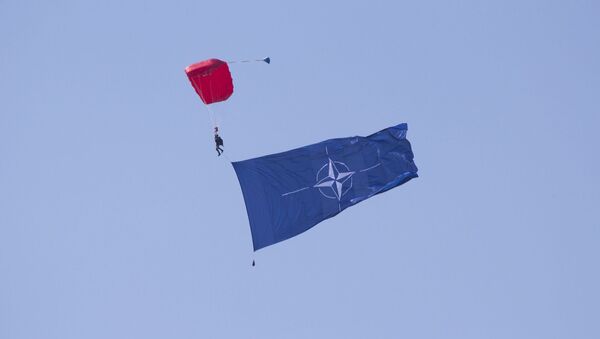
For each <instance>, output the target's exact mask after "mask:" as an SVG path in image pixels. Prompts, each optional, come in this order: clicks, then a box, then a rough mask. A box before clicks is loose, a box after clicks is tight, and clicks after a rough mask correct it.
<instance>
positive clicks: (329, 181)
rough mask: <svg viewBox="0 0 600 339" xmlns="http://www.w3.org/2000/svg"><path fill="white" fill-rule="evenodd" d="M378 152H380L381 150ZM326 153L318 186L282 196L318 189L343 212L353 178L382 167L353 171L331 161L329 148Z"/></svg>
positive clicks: (337, 162)
mask: <svg viewBox="0 0 600 339" xmlns="http://www.w3.org/2000/svg"><path fill="white" fill-rule="evenodd" d="M377 152H379V150H378V151H377ZM325 153H326V154H327V162H326V163H325V164H324V165H323V166H322V167H321V168H320V169H319V170H318V171H317V176H316V184H314V185H312V186H307V187H302V188H300V189H297V190H295V191H291V192H286V193H283V194H282V195H281V196H282V197H285V196H288V195H290V194H295V193H298V192H301V191H304V190H307V189H310V188H316V189H318V190H319V192H320V193H321V195H322V196H324V197H326V198H329V199H335V200H337V202H338V209H339V210H340V211H341V210H342V206H341V200H342V197H343V196H344V194H346V193H348V191H350V189H351V188H352V176H354V175H355V174H357V173H362V172H366V171H369V170H372V169H373V168H376V167H378V166H380V165H381V163H377V164H375V165H373V166H371V167H368V168H365V169H361V170H358V171H351V170H350V169H349V168H348V166H346V164H345V163H343V162H341V161H335V160H331V158H330V157H329V152H328V150H327V147H325Z"/></svg>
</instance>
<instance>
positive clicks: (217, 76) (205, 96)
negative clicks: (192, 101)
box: [185, 59, 233, 105]
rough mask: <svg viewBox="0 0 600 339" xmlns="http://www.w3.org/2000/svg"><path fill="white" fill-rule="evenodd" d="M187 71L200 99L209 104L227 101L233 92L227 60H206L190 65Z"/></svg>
mask: <svg viewBox="0 0 600 339" xmlns="http://www.w3.org/2000/svg"><path fill="white" fill-rule="evenodd" d="M185 73H186V74H187V76H188V78H189V79H190V82H191V83H192V86H194V89H195V90H196V93H198V95H199V96H200V99H202V101H203V102H204V103H205V104H207V105H209V104H212V103H215V102H219V101H225V100H227V99H228V98H229V97H230V96H231V94H232V93H233V81H232V80H231V73H230V72H229V66H227V63H226V62H225V61H222V60H219V59H208V60H204V61H201V62H198V63H195V64H193V65H190V66H188V67H187V68H186V69H185Z"/></svg>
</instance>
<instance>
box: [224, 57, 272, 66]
mask: <svg viewBox="0 0 600 339" xmlns="http://www.w3.org/2000/svg"><path fill="white" fill-rule="evenodd" d="M246 62H265V63H267V64H270V63H271V58H269V57H266V58H264V59H250V60H231V61H227V63H228V64H236V63H246Z"/></svg>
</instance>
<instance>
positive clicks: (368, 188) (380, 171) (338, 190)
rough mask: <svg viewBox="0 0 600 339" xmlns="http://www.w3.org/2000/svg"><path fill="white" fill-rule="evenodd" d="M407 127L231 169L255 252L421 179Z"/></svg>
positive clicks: (332, 141) (238, 164)
mask: <svg viewBox="0 0 600 339" xmlns="http://www.w3.org/2000/svg"><path fill="white" fill-rule="evenodd" d="M406 131H407V125H406V124H400V125H397V126H394V127H390V128H386V129H384V130H382V131H379V132H377V133H375V134H372V135H369V136H368V137H360V136H356V137H350V138H339V139H330V140H326V141H323V142H320V143H317V144H313V145H309V146H305V147H300V148H297V149H294V150H291V151H287V152H283V153H278V154H271V155H267V156H264V157H259V158H254V159H249V160H244V161H238V162H234V163H233V167H234V169H235V172H236V174H237V177H238V180H239V181H240V186H241V187H242V193H243V195H244V201H245V203H246V210H247V212H248V219H249V220H250V228H251V231H252V242H253V244H254V250H255V251H256V250H259V249H261V248H263V247H266V246H269V245H272V244H274V243H277V242H280V241H283V240H285V239H289V238H291V237H293V236H295V235H298V234H300V233H302V232H304V231H306V230H308V229H309V228H311V227H313V226H314V225H316V224H318V223H319V222H321V221H323V220H325V219H327V218H331V217H333V216H335V215H336V214H338V213H340V212H341V211H342V210H344V209H345V208H347V207H350V206H352V205H355V204H357V203H358V202H360V201H363V200H365V199H367V198H369V197H372V196H374V195H375V194H379V193H382V192H385V191H387V190H389V189H392V188H394V187H396V186H398V185H401V184H403V183H405V182H407V181H408V180H410V179H412V178H416V177H417V167H416V166H415V164H414V162H413V153H412V150H411V148H410V143H409V142H408V140H406Z"/></svg>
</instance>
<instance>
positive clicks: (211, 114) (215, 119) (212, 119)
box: [204, 105, 219, 128]
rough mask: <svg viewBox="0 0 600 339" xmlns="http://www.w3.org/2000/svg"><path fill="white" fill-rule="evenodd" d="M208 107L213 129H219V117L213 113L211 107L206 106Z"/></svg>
mask: <svg viewBox="0 0 600 339" xmlns="http://www.w3.org/2000/svg"><path fill="white" fill-rule="evenodd" d="M204 106H205V107H206V109H207V110H208V113H209V116H210V122H211V123H212V125H213V126H212V127H213V128H214V127H219V122H218V121H217V115H216V114H215V112H213V110H212V109H211V108H210V106H209V105H204Z"/></svg>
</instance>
